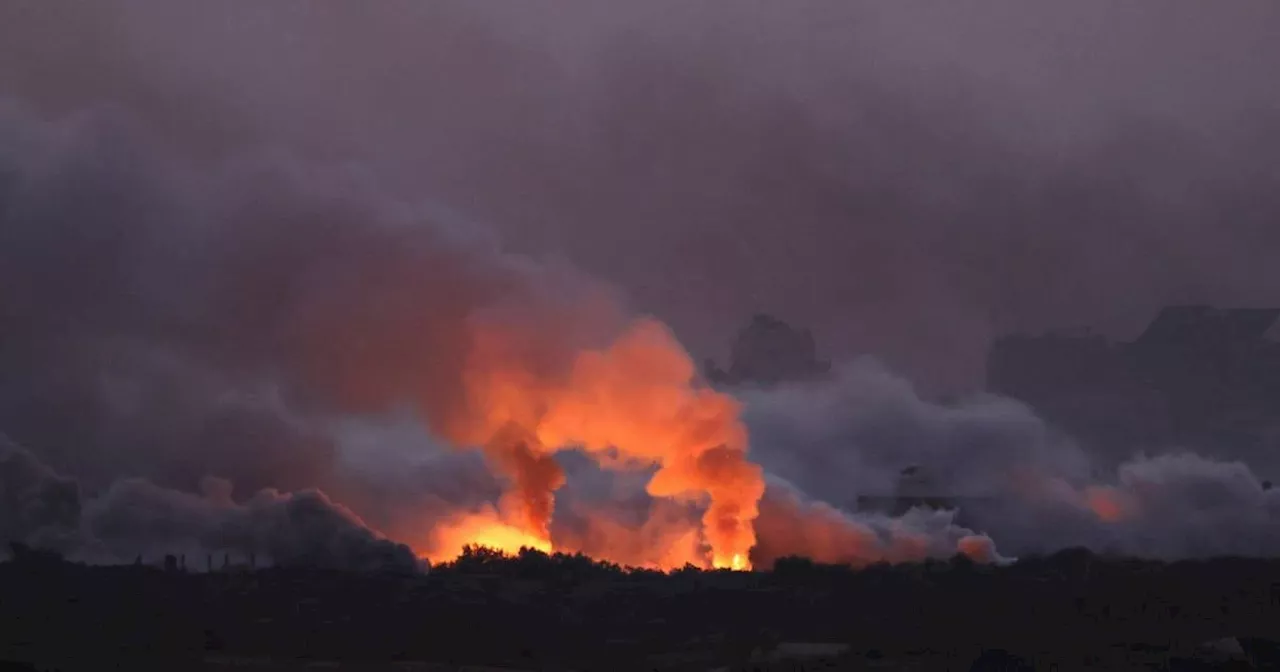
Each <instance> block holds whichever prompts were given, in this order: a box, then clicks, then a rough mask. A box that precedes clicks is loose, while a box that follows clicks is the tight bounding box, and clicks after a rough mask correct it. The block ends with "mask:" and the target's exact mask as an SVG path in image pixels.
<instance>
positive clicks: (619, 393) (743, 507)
mask: <svg viewBox="0 0 1280 672" xmlns="http://www.w3.org/2000/svg"><path fill="white" fill-rule="evenodd" d="M511 340H512V338H511V337H510V335H507V334H503V333H502V332H501V331H496V332H481V333H480V334H478V335H477V340H476V346H475V348H474V350H473V352H472V356H471V358H470V360H469V361H468V365H467V369H466V376H465V384H466V387H467V394H468V402H469V403H468V406H467V409H466V412H465V413H463V414H461V415H458V416H457V417H453V418H451V419H450V423H449V425H450V426H449V428H448V429H449V431H448V432H447V433H448V434H450V438H454V439H455V440H458V441H459V442H460V443H464V444H468V445H480V446H483V448H484V452H485V455H486V458H487V459H488V461H489V463H490V465H491V466H492V468H493V469H494V470H495V471H496V472H497V473H498V474H499V475H501V476H503V477H504V478H505V479H506V480H507V483H508V489H507V492H506V494H505V495H504V497H503V500H502V505H501V507H500V508H501V509H502V512H503V514H504V515H503V517H502V519H501V521H496V522H499V523H500V526H499V527H494V526H493V525H492V524H491V523H493V522H495V520H493V517H492V516H490V520H489V521H488V522H487V523H485V524H483V525H481V524H478V523H476V522H475V521H467V522H466V524H465V525H461V526H459V525H454V526H453V527H448V528H446V530H447V531H446V532H444V535H445V537H447V539H448V543H443V542H442V543H441V544H440V545H438V546H435V547H434V548H433V549H432V552H433V553H434V554H436V555H439V554H440V553H442V552H451V550H450V549H453V548H454V547H455V546H456V547H457V549H458V550H461V544H460V543H458V540H459V539H462V538H466V537H467V535H472V537H471V540H472V541H473V542H477V541H479V540H478V538H476V536H475V535H479V534H486V535H488V536H489V537H490V538H491V540H493V541H497V542H498V543H500V544H506V545H507V546H510V545H511V544H512V543H515V542H516V541H517V540H525V541H527V540H530V539H532V540H539V541H540V542H543V543H544V544H545V545H546V546H547V547H549V546H550V541H549V540H550V536H549V534H548V529H549V523H550V520H551V515H552V513H553V511H554V502H555V491H556V490H557V489H559V488H560V487H561V486H562V485H563V484H564V474H563V472H562V471H561V470H560V467H559V465H558V464H557V463H556V462H555V460H554V459H553V458H552V455H553V454H554V453H555V452H558V451H561V450H567V449H580V450H582V451H583V452H585V453H586V454H588V455H590V456H592V457H593V458H595V459H596V461H597V462H599V463H600V464H601V466H603V467H605V468H609V469H624V468H637V467H651V466H656V467H657V468H658V469H657V472H656V473H655V474H654V476H653V478H652V479H651V480H650V482H649V484H648V486H647V490H648V492H649V494H650V495H652V496H654V497H659V498H678V499H690V498H692V499H696V500H700V501H704V502H705V503H706V510H705V513H704V515H703V518H702V529H701V536H702V540H703V541H704V542H705V544H706V545H707V546H708V547H709V548H710V553H709V558H707V559H706V560H705V561H704V562H702V563H699V564H703V565H706V564H709V565H711V566H713V567H724V568H733V569H749V568H750V561H749V560H748V557H749V553H750V551H751V548H752V547H753V546H754V545H755V541H756V537H755V530H754V525H753V521H754V520H755V519H756V517H757V516H758V515H759V501H760V498H761V497H762V496H763V494H764V476H763V472H762V470H761V469H760V467H759V466H757V465H756V464H753V463H752V462H750V461H749V460H748V459H747V455H746V453H747V431H746V428H745V426H744V425H743V424H742V421H741V420H740V418H739V412H740V407H739V404H738V403H737V401H736V400H734V399H733V398H732V397H730V396H728V395H726V394H722V393H720V392H717V391H715V390H712V389H709V388H706V387H702V386H700V385H699V384H698V383H697V372H696V369H695V367H694V364H693V362H692V361H691V359H690V358H689V356H688V354H687V353H686V352H685V351H684V349H683V348H681V346H680V345H679V343H677V342H676V340H675V339H674V337H672V335H671V333H670V332H669V331H668V330H667V329H666V327H665V326H664V325H662V324H661V323H659V322H657V321H655V320H651V319H643V320H639V321H637V322H635V323H633V324H632V325H631V326H630V328H629V329H627V330H626V331H625V332H624V333H623V334H622V335H621V337H619V338H618V339H617V340H616V341H614V342H613V343H612V345H610V346H609V347H607V348H605V349H603V350H587V351H583V352H581V353H578V354H577V355H576V356H574V357H573V358H572V359H571V363H570V366H569V370H568V373H567V375H564V376H560V377H553V376H548V375H547V374H545V372H538V371H536V370H535V369H534V367H533V366H532V365H530V363H529V362H528V361H527V358H522V356H521V355H523V354H527V353H522V352H520V348H518V347H515V346H514V345H513V344H512V342H511ZM497 529H501V530H504V531H503V532H501V533H498V532H495V530H497ZM526 545H530V546H533V547H535V548H538V547H539V546H535V545H533V544H526ZM664 552H666V551H664V550H657V549H655V553H656V554H657V555H658V556H659V557H655V558H650V559H648V562H647V564H654V563H660V564H665V563H661V558H660V556H661V554H662V553H664ZM612 555H614V554H613V553H611V552H610V551H609V549H607V548H606V549H602V553H601V557H602V559H612V557H611V556H612Z"/></svg>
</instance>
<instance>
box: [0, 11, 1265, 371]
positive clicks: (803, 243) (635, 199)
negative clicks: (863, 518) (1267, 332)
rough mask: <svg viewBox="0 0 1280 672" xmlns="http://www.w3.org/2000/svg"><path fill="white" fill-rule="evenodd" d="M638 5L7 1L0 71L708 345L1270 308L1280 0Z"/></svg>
mask: <svg viewBox="0 0 1280 672" xmlns="http://www.w3.org/2000/svg"><path fill="white" fill-rule="evenodd" d="M633 5H635V3H625V2H604V3H596V2H577V1H571V0H566V1H565V2H561V3H559V5H558V7H560V8H561V9H560V10H558V11H555V12H545V11H542V10H540V9H536V8H532V7H524V6H521V5H519V4H513V3H507V2H494V3H490V2H479V3H475V2H467V3H461V2H433V3H427V4H423V3H412V2H399V1H395V2H382V3H376V4H369V3H361V4H352V3H344V4H342V5H333V6H316V5H315V3H307V2H301V1H299V2H288V1H287V2H276V3H271V4H270V5H256V4H254V5H244V6H236V7H227V6H225V5H221V4H218V5H208V4H206V3H194V2H158V1H155V0H151V1H147V0H108V1H106V2H101V3H95V5H94V7H93V8H92V9H86V8H82V7H78V6H77V7H76V8H75V11H71V10H70V9H68V7H69V5H68V4H66V3H63V2H45V3H15V4H13V5H11V6H8V7H6V8H4V10H3V12H4V14H3V15H2V16H0V19H3V20H0V26H3V28H0V30H2V31H3V32H0V45H4V46H3V47H2V48H3V49H4V51H3V52H0V63H3V64H4V65H3V66H0V84H2V85H3V86H4V87H5V88H6V89H7V90H9V91H12V92H15V93H16V94H17V95H18V96H20V97H23V98H24V99H27V100H28V101H30V102H31V103H32V104H34V105H37V106H38V107H39V108H40V109H42V110H50V111H53V112H56V113H66V112H71V111H75V110H78V109H82V108H83V107H84V106H86V105H88V104H95V103H98V102H100V101H103V100H116V101H121V102H123V103H124V104H126V105H128V106H130V107H131V108H133V109H135V110H138V111H139V114H140V115H141V116H142V117H143V118H144V119H146V121H147V123H148V124H149V127H151V128H153V129H155V131H156V132H157V133H162V134H165V135H166V136H168V137H170V138H172V139H174V140H175V141H178V142H182V143H183V144H184V145H186V146H189V147H194V148H196V149H198V150H199V151H200V152H204V153H226V152H233V153H234V152H235V151H239V150H242V149H243V148H244V147H246V146H249V147H255V146H260V145H261V144H263V143H278V144H281V145H284V146H288V147H290V148H291V149H293V150H295V151H296V152H297V153H298V154H299V155H302V156H308V157H314V156H322V157H327V158H338V159H343V158H352V157H358V158H359V159H360V160H362V161H367V162H369V164H370V165H371V166H372V167H373V170H375V171H376V172H377V174H378V175H379V178H380V179H382V180H385V182H386V183H387V184H389V185H394V189H396V190H403V191H406V192H408V193H413V194H415V195H418V196H421V195H423V194H429V195H431V196H432V197H434V198H438V199H440V200H441V201H444V202H448V203H451V204H453V205H454V206H455V207H457V208H459V209H461V210H463V211H467V212H473V213H475V214H476V215H477V216H479V217H481V218H483V219H485V220H487V221H492V222H494V223H495V225H496V226H498V227H499V228H500V229H502V233H503V237H504V239H505V240H506V241H508V244H511V245H513V246H514V247H516V248H518V249H523V250H534V251H538V252H540V253H551V254H562V255H564V256H565V257H566V258H568V259H570V260H571V261H573V262H574V263H576V264H578V265H579V266H582V267H584V268H586V269H587V270H589V271H591V272H593V273H595V274H598V275H600V276H601V277H605V278H607V279H609V280H611V281H614V282H616V283H618V284H620V285H621V286H623V287H624V288H625V289H626V290H627V291H628V292H629V293H630V294H631V295H632V296H633V297H634V299H635V300H636V302H637V304H638V305H639V306H640V307H641V308H643V309H644V310H645V311H647V312H654V313H656V314H657V315H659V316H660V317H663V318H665V319H666V320H667V321H668V322H670V323H672V325H673V327H674V328H675V329H676V331H677V333H679V334H680V335H681V337H682V340H684V341H685V342H687V343H689V344H690V345H691V346H692V347H693V348H694V349H695V351H698V352H699V354H714V353H715V351H717V350H720V349H721V348H722V347H723V342H724V339H725V335H726V334H727V333H728V332H729V331H730V330H731V329H732V328H733V327H735V326H736V325H737V324H738V323H739V322H740V321H741V320H742V319H743V316H745V315H749V314H751V313H754V312H756V311H759V310H769V311H773V312H776V313H779V314H781V315H782V316H784V317H786V318H788V319H793V320H795V321H798V322H803V323H805V324H807V325H809V326H811V327H813V328H814V329H815V332H816V333H818V334H819V335H820V336H821V337H822V339H821V340H822V341H823V346H824V347H826V348H828V349H830V350H831V351H832V354H833V355H837V356H844V355H847V354H851V353H860V352H867V351H870V352H874V353H877V354H879V355H881V356H884V357H886V358H887V359H888V360H889V361H890V363H891V364H893V366H894V367H895V368H897V369H901V370H905V371H906V372H908V373H909V374H910V375H911V376H912V377H913V378H915V379H919V380H920V381H921V382H922V384H926V385H927V386H928V387H930V388H932V387H938V386H941V387H953V386H961V387H972V386H974V385H977V384H979V383H980V377H981V376H980V369H981V354H982V349H983V347H984V346H985V345H986V343H987V341H988V339H989V337H990V336H991V335H992V334H993V333H997V332H1001V331H1006V330H1014V329H1030V330H1037V329H1041V328H1045V327H1055V326H1074V325H1079V324H1087V325H1094V326H1098V327H1100V328H1103V329H1105V330H1108V331H1110V332H1112V333H1114V334H1117V335H1121V336H1123V335H1127V334H1129V333H1132V332H1134V331H1135V330H1136V329H1138V328H1140V326H1141V325H1142V324H1143V323H1144V322H1145V321H1146V320H1147V319H1149V317H1150V316H1151V315H1153V314H1154V312H1155V310H1156V309H1157V308H1158V307H1159V306H1160V305H1161V304H1164V303H1166V302H1189V301H1209V302H1217V303H1222V304H1241V305H1243V304H1266V303H1277V302H1280V295H1278V294H1277V293H1276V290H1275V289H1274V288H1275V287H1280V282H1277V278H1276V277H1275V275H1274V264H1272V263H1270V259H1271V257H1272V256H1274V252H1275V250H1276V249H1277V248H1278V247H1280V240H1278V239H1277V238H1276V233H1275V227H1273V226H1270V225H1269V222H1272V221H1274V220H1275V218H1276V216H1277V213H1278V212H1280V203H1278V202H1277V199H1276V197H1275V194H1277V193H1280V189H1277V188H1276V187H1277V185H1276V180H1277V177H1276V175H1275V174H1274V171H1273V170H1271V166H1273V165H1274V164H1275V162H1276V161H1277V158H1278V157H1280V131H1278V129H1280V124H1278V123H1277V120H1276V112H1275V111H1276V109H1277V105H1278V104H1280V85H1278V84H1277V83H1276V80H1275V78H1274V77H1272V76H1271V70H1272V64H1273V63H1274V62H1276V61H1277V60H1280V46H1277V42H1276V40H1274V35H1275V33H1276V31H1277V29H1280V11H1277V9H1276V8H1275V7H1274V5H1271V4H1269V3H1245V4H1232V5H1230V6H1222V5H1207V4H1204V3H1199V2H1194V1H1176V2H1171V3H1160V4H1159V5H1158V6H1154V5H1153V6H1134V7H1116V6H1114V3H1108V2H1105V1H1102V0H1085V1H1082V2H1072V3H1062V2H1048V1H1046V2H997V3H966V2H961V3H947V4H945V5H936V4H930V3H911V2H907V3H893V4H892V5H888V6H886V5H880V4H872V3H847V2H806V3H804V4H803V5H802V6H798V7H793V6H791V5H786V6H782V5H778V4H777V3H767V2H746V3H744V2H709V3H698V4H697V5H689V4H688V3H680V2H654V3H644V7H636V6H633ZM54 36H57V38H58V39H53V38H54ZM229 45H235V46H234V48H232V47H230V46H229Z"/></svg>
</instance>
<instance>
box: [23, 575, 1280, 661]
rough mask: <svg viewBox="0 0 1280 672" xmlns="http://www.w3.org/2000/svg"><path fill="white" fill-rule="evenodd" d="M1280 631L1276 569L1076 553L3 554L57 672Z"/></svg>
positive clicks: (750, 655) (1258, 640) (855, 648)
mask: <svg viewBox="0 0 1280 672" xmlns="http://www.w3.org/2000/svg"><path fill="white" fill-rule="evenodd" d="M1221 638H1233V639H1228V640H1227V641H1225V642H1218V643H1214V644H1206V643H1207V642H1212V641H1213V640H1218V639H1221ZM1274 642H1280V561H1276V560H1270V561H1266V560H1242V559H1218V560H1213V561H1208V562H1182V563H1175V564H1160V563H1152V562H1140V561H1132V560H1123V559H1104V558H1099V557H1094V556H1092V555H1090V554H1088V553H1086V552H1077V551H1068V552H1064V553H1060V554H1057V555H1055V556H1051V557H1048V558H1038V559H1036V558H1033V559H1028V560H1023V561H1022V562H1020V563H1018V564H1016V565H1013V566H1010V567H1003V568H996V567H985V566H974V565H973V564H971V563H969V562H967V561H963V560H956V561H953V562H932V563H927V564H920V565H900V566H895V567H888V566H873V567H870V568H866V569H862V570H859V571H851V570H848V569H846V568H835V567H824V566H814V565H812V564H811V563H807V562H804V561H797V560H789V561H783V562H781V563H779V566H778V568H777V569H776V570H775V571H773V572H758V573H729V572H697V571H683V572H676V573H674V574H671V575H661V574H655V573H631V574H627V573H623V572H621V571H619V570H616V569H615V568H612V567H609V566H604V565H599V564H593V563H591V562H590V561H588V560H586V559H584V558H572V557H551V558H548V557H547V556H544V555H541V554H527V555H526V556H524V557H521V558H516V559H501V558H495V557H492V556H491V555H489V554H479V555H473V556H471V557H468V558H464V560H462V561H459V562H458V563H457V564H455V565H453V566H449V567H443V568H437V569H436V570H434V571H432V572H431V573H430V574H428V575H415V576H405V575H394V574H386V573H363V574H358V573H344V572H337V571H326V570H319V569H284V568H273V569H262V570H258V571H246V570H243V569H240V570H230V571H215V572H212V573H205V572H199V573H195V572H192V573H188V572H184V571H181V570H178V571H173V570H171V571H165V570H162V569H156V568H150V567H142V566H126V567H86V566H82V565H76V564H70V563H64V562H61V561H58V560H56V559H53V558H48V557H38V556H29V555H28V556H24V557H23V558H21V559H19V560H15V561H11V562H6V563H4V564H0V660H7V661H15V662H16V663H19V664H33V665H34V666H35V668H36V669H64V670H81V669H129V670H135V669H165V670H230V669H244V670H250V669H263V670H283V669H324V668H337V669H352V670H355V669H360V670H363V669H369V670H391V669H402V670H414V669H417V670H458V669H473V670H479V669H493V668H498V669H514V670H570V669H572V670H602V671H609V672H612V671H619V672H621V671H625V670H712V669H718V668H723V669H726V670H736V669H746V670H752V669H758V670H801V669H804V670H836V669H919V670H970V669H1031V668H1034V669H1045V670H1050V669H1059V670H1063V671H1065V670H1075V669H1099V670H1117V669H1151V668H1157V669H1159V668H1163V669H1280V646H1277V644H1275V643H1274ZM801 643H812V644H827V645H828V646H825V647H824V646H816V645H801ZM1019 661H1020V662H1019ZM1215 661H1216V662H1215ZM468 666H470V667H468ZM3 669H6V668H5V667H4V665H0V670H3ZM12 669H30V667H25V668H24V667H21V666H20V665H19V666H15V667H13V668H12Z"/></svg>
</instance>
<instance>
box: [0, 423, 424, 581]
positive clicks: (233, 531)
mask: <svg viewBox="0 0 1280 672" xmlns="http://www.w3.org/2000/svg"><path fill="white" fill-rule="evenodd" d="M0 486H3V487H0V495H3V504H4V507H3V511H0V537H3V538H4V539H6V540H7V541H14V542H22V543H27V544H30V545H33V546H36V547H40V548H51V549H55V550H57V551H60V552H62V553H66V554H67V555H69V556H70V557H72V558H76V559H83V560H89V561H93V562H125V561H128V560H130V559H132V558H133V557H134V556H135V555H139V556H146V557H148V558H150V559H151V560H154V559H155V558H156V557H157V556H158V555H161V554H165V553H173V554H177V553H183V554H186V553H190V554H191V555H192V557H193V562H194V559H195V557H197V556H198V555H202V554H205V553H208V554H214V553H217V554H219V555H221V554H223V553H235V554H236V555H237V556H238V557H237V561H243V559H244V556H246V555H260V557H261V559H262V561H263V562H264V563H279V564H284V565H290V566H299V565H306V566H319V567H329V568H336V569H348V570H371V569H389V568H395V569H400V570H413V569H415V568H416V567H418V561H417V559H416V558H415V557H414V555H413V553H412V551H410V550H409V548H408V547H407V546H405V545H403V544H399V543H396V542H393V541H390V540H388V539H387V538H386V537H384V536H382V535H381V534H380V533H378V532H375V531H373V530H371V529H370V528H369V527H368V526H367V525H366V524H365V523H364V521H362V520H361V519H360V518H359V517H358V516H356V515H355V514H354V513H352V512H351V511H350V510H348V509H347V508H345V507H343V506H342V505H340V504H335V503H334V502H332V501H330V500H329V498H328V497H327V496H325V494H324V493H322V492H320V491H318V490H305V491H300V492H293V493H282V492H280V491H277V490H274V489H264V490H262V491H259V492H258V493H257V494H255V495H253V496H252V497H250V498H249V499H248V500H246V501H244V502H239V503H238V502H236V501H234V500H233V499H232V496H231V493H232V484H231V483H230V482H228V481H226V480H223V479H217V478H207V479H205V481H204V483H203V484H202V492H201V493H200V494H195V493H189V492H181V491H178V490H173V489H169V488H163V487H160V486H158V485H156V484H154V483H152V482H150V481H147V480H145V479H141V478H128V479H121V480H118V481H116V482H114V483H112V484H111V486H110V487H109V488H108V489H107V490H106V492H104V493H102V494H101V495H98V496H90V497H84V496H82V495H81V492H80V489H79V485H78V484H77V483H76V482H75V481H74V480H73V479H70V478H67V477H65V476H62V475H60V474H58V473H57V472H55V471H54V470H52V469H50V468H49V467H48V466H47V465H45V464H43V463H42V462H40V460H39V459H38V458H36V457H35V456H34V455H33V454H32V453H31V452H30V451H28V450H26V449H25V448H23V447H21V446H19V445H17V444H16V443H14V442H13V441H11V440H9V439H7V438H5V437H4V436H3V435H0Z"/></svg>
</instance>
